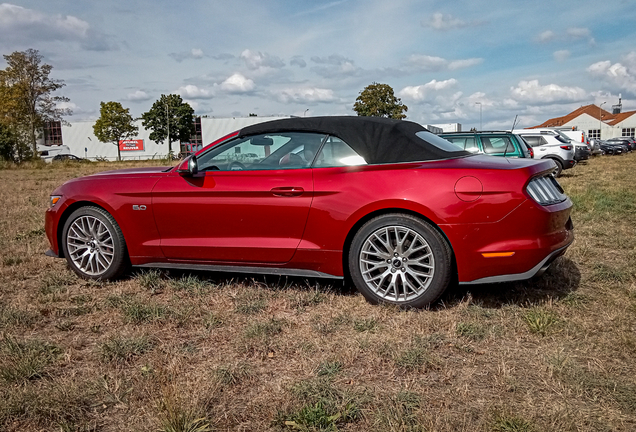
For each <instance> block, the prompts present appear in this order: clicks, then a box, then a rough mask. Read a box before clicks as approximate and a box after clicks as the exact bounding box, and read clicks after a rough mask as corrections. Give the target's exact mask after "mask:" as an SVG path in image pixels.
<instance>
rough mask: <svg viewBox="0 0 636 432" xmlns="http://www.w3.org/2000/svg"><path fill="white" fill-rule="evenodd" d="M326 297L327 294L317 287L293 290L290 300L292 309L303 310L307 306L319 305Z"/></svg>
mask: <svg viewBox="0 0 636 432" xmlns="http://www.w3.org/2000/svg"><path fill="white" fill-rule="evenodd" d="M326 299H327V296H326V295H325V294H324V293H323V292H321V291H319V290H318V289H311V290H306V291H294V293H293V295H292V298H291V301H292V304H293V307H294V309H296V310H298V311H304V310H306V309H307V308H308V307H312V306H316V305H319V304H320V303H322V302H324V301H325V300H326Z"/></svg>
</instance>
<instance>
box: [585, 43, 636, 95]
mask: <svg viewBox="0 0 636 432" xmlns="http://www.w3.org/2000/svg"><path fill="white" fill-rule="evenodd" d="M624 61H625V62H626V63H627V65H628V66H626V65H623V64H622V63H614V64H612V62H611V61H609V60H605V61H600V62H597V63H594V64H593V65H591V66H590V67H588V68H587V71H588V72H589V73H590V75H592V76H593V77H596V78H600V79H602V80H604V81H605V82H607V83H609V84H611V85H614V86H617V87H618V88H619V90H625V91H628V92H630V93H632V94H636V67H635V66H636V52H634V51H632V52H630V53H629V54H628V55H627V56H625V57H624Z"/></svg>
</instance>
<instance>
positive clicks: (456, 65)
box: [448, 58, 484, 70]
mask: <svg viewBox="0 0 636 432" xmlns="http://www.w3.org/2000/svg"><path fill="white" fill-rule="evenodd" d="M483 62H484V59H481V58H470V59H464V60H453V61H451V62H449V63H448V69H449V70H456V69H464V68H468V67H471V66H476V65H478V64H481V63H483Z"/></svg>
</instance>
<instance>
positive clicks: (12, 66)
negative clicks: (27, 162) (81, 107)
mask: <svg viewBox="0 0 636 432" xmlns="http://www.w3.org/2000/svg"><path fill="white" fill-rule="evenodd" d="M3 57H4V59H5V61H6V62H7V68H6V69H4V70H0V87H1V88H2V90H1V92H2V95H1V96H2V98H3V99H4V100H5V102H4V103H2V105H4V106H5V108H4V109H0V115H2V112H4V115H2V117H3V119H2V120H3V122H4V123H5V125H6V124H7V123H8V124H10V125H11V127H12V128H13V131H14V133H15V134H16V136H17V138H18V140H21V141H25V142H27V143H28V144H29V145H30V146H31V149H32V152H33V154H37V142H36V141H37V137H38V135H39V131H41V130H42V129H43V127H44V124H45V122H47V121H55V120H59V121H63V122H64V123H65V124H67V123H66V122H65V121H64V120H63V118H62V116H65V115H71V114H72V112H71V110H70V109H68V108H58V104H59V103H61V102H68V101H69V99H68V98H67V97H64V96H53V95H52V93H53V92H55V91H56V90H59V89H60V88H62V87H64V86H65V84H64V82H63V81H62V80H54V79H51V78H49V75H50V73H51V70H52V69H53V66H51V65H48V64H43V63H42V56H41V55H40V53H39V51H37V50H34V49H28V50H26V51H15V52H13V53H12V54H9V55H4V56H3ZM8 106H9V107H10V113H7V112H6V111H7V108H6V107H8Z"/></svg>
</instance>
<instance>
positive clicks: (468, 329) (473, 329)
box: [455, 322, 487, 341]
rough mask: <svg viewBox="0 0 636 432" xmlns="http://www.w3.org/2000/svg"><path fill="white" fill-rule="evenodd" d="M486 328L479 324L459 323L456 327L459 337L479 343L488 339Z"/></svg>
mask: <svg viewBox="0 0 636 432" xmlns="http://www.w3.org/2000/svg"><path fill="white" fill-rule="evenodd" d="M486 330H487V329H486V327H485V326H483V325H481V324H477V323H466V322H458V323H457V325H456V326H455V332H456V333H457V336H460V337H465V338H467V339H472V340H474V341H478V340H481V339H483V338H484V337H486Z"/></svg>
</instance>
